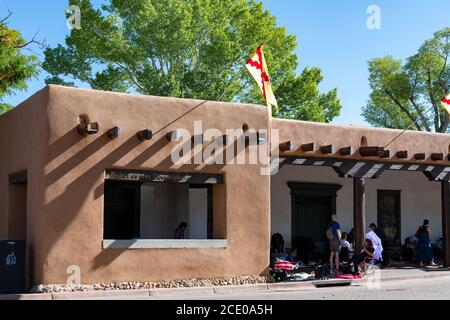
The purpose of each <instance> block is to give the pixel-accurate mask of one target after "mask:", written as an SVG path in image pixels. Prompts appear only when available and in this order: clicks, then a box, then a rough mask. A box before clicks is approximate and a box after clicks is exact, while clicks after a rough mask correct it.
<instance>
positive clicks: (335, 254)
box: [329, 214, 341, 272]
mask: <svg viewBox="0 0 450 320" xmlns="http://www.w3.org/2000/svg"><path fill="white" fill-rule="evenodd" d="M329 228H332V232H333V239H331V240H330V270H331V271H332V272H333V271H336V272H337V271H338V270H339V252H340V251H341V226H340V224H339V222H338V221H337V215H335V214H333V215H332V216H331V222H330V225H329ZM333 265H334V266H335V268H333Z"/></svg>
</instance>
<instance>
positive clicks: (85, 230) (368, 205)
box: [0, 85, 450, 287]
mask: <svg viewBox="0 0 450 320" xmlns="http://www.w3.org/2000/svg"><path fill="white" fill-rule="evenodd" d="M196 121H197V122H198V121H201V122H202V127H203V130H208V129H213V128H214V129H217V130H219V131H221V132H226V130H227V129H241V128H243V127H247V128H253V129H255V130H259V129H265V128H266V127H267V109H266V108H263V107H261V106H255V105H245V104H232V103H222V102H209V101H208V102H205V101H196V100H187V99H175V98H162V97H152V96H139V95H129V94H120V93H112V92H101V91H94V90H85V89H74V88H66V87H61V86H53V85H52V86H48V87H46V88H44V89H43V90H41V91H39V92H38V93H36V94H35V95H33V96H32V97H31V98H29V99H28V100H26V101H25V102H23V103H22V104H21V105H19V106H18V107H16V108H15V109H13V110H11V111H9V112H7V113H6V114H4V115H2V116H1V117H0V148H1V150H2V151H1V156H0V177H1V180H0V239H7V240H23V241H26V244H27V253H26V255H27V264H28V267H27V268H28V269H27V270H28V271H27V276H28V284H29V286H30V287H31V286H33V285H38V284H64V283H66V281H67V278H68V273H67V270H68V268H70V267H71V266H77V267H79V270H80V271H81V281H82V283H83V284H93V283H110V282H122V281H130V282H131V281H139V282H142V281H160V280H177V279H207V278H215V277H228V276H238V275H263V274H267V271H268V265H269V247H270V237H271V235H272V234H274V233H281V234H282V235H283V236H284V238H285V239H286V242H287V246H288V247H289V246H290V245H291V242H292V240H293V239H295V238H297V237H299V236H303V237H309V238H310V239H312V240H313V241H314V244H315V248H316V250H317V251H318V252H323V251H325V250H326V248H325V241H324V239H323V238H324V236H325V229H326V227H325V226H326V224H327V222H328V219H329V217H330V214H331V213H337V214H338V217H339V220H340V222H341V226H342V229H343V230H344V231H350V229H352V228H353V227H354V228H355V231H356V234H357V236H358V237H359V240H360V241H361V239H362V238H363V237H364V233H365V232H366V231H367V226H368V224H369V223H371V222H375V223H378V224H379V225H380V226H381V227H382V228H383V229H384V230H385V232H386V233H387V235H388V237H389V238H390V241H391V245H392V250H395V248H398V247H399V246H401V244H402V243H403V241H404V239H405V238H406V237H407V236H409V235H411V234H413V233H414V232H415V231H416V229H417V227H418V226H419V225H420V224H421V223H422V221H423V220H424V219H429V220H430V222H431V225H432V228H433V239H432V241H433V243H435V242H436V241H438V240H439V239H440V238H443V243H444V262H445V263H446V264H447V265H448V264H449V262H450V253H449V249H450V245H449V244H450V243H449V234H450V233H449V232H450V221H449V219H450V206H449V199H450V187H449V186H450V184H449V181H450V160H449V157H448V155H449V153H450V152H449V145H450V138H449V136H448V135H445V134H433V133H423V132H407V133H405V134H404V135H402V136H401V137H400V138H399V139H397V140H396V141H395V142H394V143H392V144H391V145H390V146H389V148H388V149H387V150H385V149H383V148H382V147H383V146H386V145H387V144H388V143H389V142H390V141H392V140H393V139H394V138H395V137H396V136H398V135H399V133H400V131H398V130H388V129H375V128H370V127H355V126H338V125H328V124H317V123H308V122H301V121H290V120H278V119H274V120H273V129H278V130H279V135H280V138H279V141H280V142H281V144H280V158H279V163H280V166H281V167H280V169H279V171H278V172H277V173H276V174H274V175H272V176H270V175H262V174H261V167H262V165H260V164H240V165H238V164H213V165H208V164H201V165H198V164H183V165H175V164H174V163H173V161H172V156H171V155H172V152H173V149H174V146H175V145H176V144H177V143H178V141H177V138H176V134H174V133H176V132H178V130H180V129H185V130H189V131H192V130H193V127H194V122H196ZM203 138H204V137H201V140H200V141H201V144H200V153H201V151H202V150H203V149H205V148H207V146H208V141H206V139H205V140H204V139H203ZM194 140H195V138H194ZM224 140H226V141H228V140H229V139H228V138H226V139H224ZM257 141H258V143H260V142H261V141H264V137H263V138H261V137H259V139H257ZM266 142H267V141H266ZM186 143H188V146H189V148H191V145H192V142H191V140H189V141H186ZM227 143H228V142H227ZM234 143H235V141H233V140H232V141H231V142H230V145H229V147H228V149H230V148H232V149H235V148H234ZM261 143H262V144H263V143H264V142H261ZM196 147H197V148H198V145H195V143H194V147H193V149H195V148H196ZM197 151H198V149H197ZM228 151H229V150H225V151H223V152H224V153H226V152H228ZM192 157H195V152H193V154H192ZM181 221H186V222H187V223H188V226H189V227H188V229H187V231H186V239H175V240H174V239H173V238H174V230H175V228H176V227H177V225H178V224H179V223H180V222H181Z"/></svg>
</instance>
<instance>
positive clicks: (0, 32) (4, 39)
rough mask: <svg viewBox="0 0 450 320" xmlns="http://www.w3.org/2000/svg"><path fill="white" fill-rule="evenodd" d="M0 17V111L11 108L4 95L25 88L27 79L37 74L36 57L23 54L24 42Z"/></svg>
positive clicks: (25, 43) (4, 19) (5, 19)
mask: <svg viewBox="0 0 450 320" xmlns="http://www.w3.org/2000/svg"><path fill="white" fill-rule="evenodd" d="M8 18H9V16H8V17H5V18H3V19H0V113H3V112H5V111H7V110H9V109H11V108H12V106H11V105H9V104H8V103H6V102H4V101H3V99H4V98H5V96H7V95H10V94H12V93H13V92H14V91H16V90H23V89H26V88H27V84H26V82H27V80H29V79H30V78H32V77H33V76H35V75H36V74H37V70H38V69H37V58H36V57H35V56H33V55H25V54H23V53H22V49H23V48H24V47H26V46H27V45H28V44H29V43H30V42H26V41H25V39H23V38H22V36H21V34H20V33H19V31H17V30H13V29H10V28H8V25H7V19H8Z"/></svg>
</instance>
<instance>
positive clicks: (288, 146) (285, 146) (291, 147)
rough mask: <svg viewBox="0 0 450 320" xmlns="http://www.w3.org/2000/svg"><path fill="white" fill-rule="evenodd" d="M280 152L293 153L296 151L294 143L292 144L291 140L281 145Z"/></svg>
mask: <svg viewBox="0 0 450 320" xmlns="http://www.w3.org/2000/svg"><path fill="white" fill-rule="evenodd" d="M279 150H280V152H288V151H292V150H294V143H292V141H290V140H289V141H286V142H283V143H280V146H279Z"/></svg>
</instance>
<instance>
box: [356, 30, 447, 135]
mask: <svg viewBox="0 0 450 320" xmlns="http://www.w3.org/2000/svg"><path fill="white" fill-rule="evenodd" d="M449 41H450V28H445V29H443V30H440V31H438V32H436V33H435V34H434V37H433V38H432V39H430V40H428V41H426V42H425V43H424V44H423V45H422V46H421V47H420V49H419V51H418V53H417V54H415V55H413V56H412V57H409V58H408V59H407V60H406V61H405V62H402V61H401V60H397V59H395V58H393V57H391V56H387V57H382V58H376V59H373V60H371V61H370V62H369V74H370V76H369V81H370V86H371V88H372V93H371V95H370V99H369V101H368V103H367V105H366V106H365V107H364V108H363V116H364V118H365V119H366V120H367V121H368V122H369V123H371V124H372V125H374V126H377V127H387V128H399V129H406V128H412V129H414V130H419V131H430V132H431V131H435V132H448V130H449V124H450V117H449V115H448V113H447V112H446V111H445V110H444V109H443V108H442V107H441V105H440V101H441V99H442V98H443V97H444V96H446V95H447V93H448V92H449V87H450V69H449V53H450V42H449Z"/></svg>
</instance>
